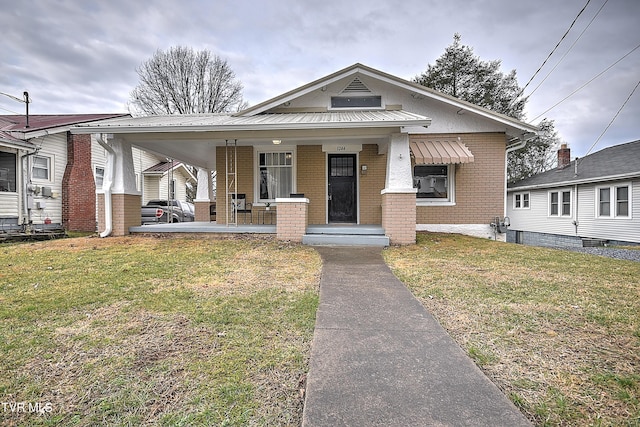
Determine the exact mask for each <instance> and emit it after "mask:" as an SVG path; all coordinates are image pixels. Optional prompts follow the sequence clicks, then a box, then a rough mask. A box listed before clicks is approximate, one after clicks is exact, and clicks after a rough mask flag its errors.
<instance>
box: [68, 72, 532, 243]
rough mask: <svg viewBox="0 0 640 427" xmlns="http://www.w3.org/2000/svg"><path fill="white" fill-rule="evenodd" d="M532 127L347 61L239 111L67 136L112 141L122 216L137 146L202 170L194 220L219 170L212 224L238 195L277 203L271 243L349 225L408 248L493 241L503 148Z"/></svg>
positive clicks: (114, 192) (103, 126) (129, 122)
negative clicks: (455, 240)
mask: <svg viewBox="0 0 640 427" xmlns="http://www.w3.org/2000/svg"><path fill="white" fill-rule="evenodd" d="M537 130H538V129H537V128H536V127H535V126H533V125H529V124H526V123H523V122H521V121H518V120H515V119H513V118H510V117H507V116H504V115H501V114H497V113H495V112H493V111H490V110H487V109H485V108H481V107H478V106H475V105H473V104H470V103H467V102H464V101H461V100H459V99H457V98H454V97H451V96H448V95H444V94H442V93H439V92H437V91H434V90H431V89H428V88H426V87H424V86H421V85H418V84H415V83H412V82H410V81H407V80H404V79H401V78H398V77H395V76H393V75H390V74H386V73H383V72H381V71H378V70H375V69H373V68H370V67H367V66H364V65H361V64H355V65H352V66H350V67H347V68H345V69H343V70H340V71H338V72H336V73H333V74H331V75H328V76H326V77H323V78H321V79H318V80H315V81H313V82H311V83H309V84H306V85H304V86H302V87H300V88H298V89H295V90H292V91H290V92H287V93H284V94H282V95H280V96H277V97H275V98H273V99H270V100H268V101H265V102H263V103H261V104H258V105H256V106H253V107H251V108H248V109H246V110H244V111H241V112H238V113H235V114H229V115H225V114H198V115H182V116H175V115H174V116H163V117H158V116H155V117H139V118H122V119H118V120H115V121H111V122H103V123H100V122H98V123H88V124H81V125H78V126H76V127H74V129H73V130H72V132H73V133H79V134H80V133H100V134H109V135H110V139H109V140H108V141H109V144H110V145H111V147H112V148H113V150H114V152H115V153H116V161H115V162H114V173H116V175H117V174H118V173H120V175H119V177H118V180H119V181H118V182H114V185H113V188H111V190H110V193H109V194H110V195H111V197H112V200H110V201H109V203H112V205H113V206H114V207H116V208H115V209H116V210H120V211H122V215H125V212H126V211H127V206H129V205H135V204H139V203H140V199H139V198H136V195H135V194H134V193H135V192H134V191H132V189H134V188H135V186H134V185H133V182H134V181H135V177H134V176H133V174H131V173H130V170H131V169H132V167H131V166H130V163H131V157H132V156H131V155H130V154H129V153H130V150H131V147H132V146H137V147H140V148H142V149H145V150H148V151H152V152H155V153H163V154H164V155H166V156H168V157H171V158H174V159H178V160H180V161H182V162H185V163H187V164H191V165H194V166H196V167H198V195H197V198H196V200H195V205H196V220H197V221H208V219H209V205H210V203H211V202H213V197H212V190H211V188H212V182H211V179H210V177H211V172H212V171H217V222H218V223H222V224H224V223H226V222H227V218H232V216H229V215H228V211H229V209H230V208H229V207H230V206H237V205H236V204H235V203H234V204H232V201H233V200H234V199H235V197H236V195H237V197H238V198H239V199H240V200H242V205H245V204H246V206H249V204H251V206H252V209H253V210H254V211H255V210H262V209H265V208H266V207H267V205H271V206H270V207H271V209H272V211H271V212H273V210H274V208H275V215H276V218H275V219H276V221H275V222H276V224H277V236H278V238H279V239H283V240H294V241H299V240H301V239H302V236H303V235H304V233H305V230H306V228H307V226H308V225H314V224H320V225H330V226H332V225H336V226H338V225H344V224H355V225H378V226H382V228H383V229H384V232H385V234H386V235H387V236H388V237H389V238H390V241H391V243H392V244H404V243H412V242H415V234H416V230H433V231H451V232H461V233H468V234H475V235H480V236H485V237H493V235H494V233H493V231H492V229H491V227H490V224H491V223H492V222H494V221H495V219H496V218H499V217H503V216H504V215H505V203H506V202H505V197H506V193H505V191H506V179H505V175H506V174H505V170H506V155H507V151H510V150H512V149H516V148H518V147H522V146H523V145H524V144H525V143H526V140H527V139H528V138H530V137H531V136H533V135H534V134H535V132H537ZM104 203H106V201H105V202H104ZM114 215H116V214H114ZM262 218H264V216H263V217H262ZM236 219H237V218H236ZM257 219H258V221H259V217H257ZM234 221H235V220H234ZM138 224H139V222H137V223H136V219H135V218H133V216H132V215H130V216H129V217H128V219H127V220H126V221H125V223H123V224H102V225H101V226H100V228H106V227H111V226H113V232H114V234H127V233H128V229H129V227H130V226H134V225H138ZM109 229H110V228H109Z"/></svg>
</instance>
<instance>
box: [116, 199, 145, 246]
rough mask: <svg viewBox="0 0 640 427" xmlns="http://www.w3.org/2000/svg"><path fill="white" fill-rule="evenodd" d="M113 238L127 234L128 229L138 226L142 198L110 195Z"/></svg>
mask: <svg viewBox="0 0 640 427" xmlns="http://www.w3.org/2000/svg"><path fill="white" fill-rule="evenodd" d="M111 203H112V209H111V212H112V213H113V214H112V217H113V231H112V235H113V236H124V235H127V234H129V227H133V226H136V225H140V221H141V218H140V206H141V204H142V197H141V196H140V195H138V194H112V195H111Z"/></svg>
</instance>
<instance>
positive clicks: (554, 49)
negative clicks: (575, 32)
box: [514, 0, 591, 99]
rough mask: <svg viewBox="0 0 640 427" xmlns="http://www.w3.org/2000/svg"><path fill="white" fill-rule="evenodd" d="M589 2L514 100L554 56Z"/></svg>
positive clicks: (588, 1) (589, 0) (588, 0)
mask: <svg viewBox="0 0 640 427" xmlns="http://www.w3.org/2000/svg"><path fill="white" fill-rule="evenodd" d="M590 2H591V0H587V3H586V4H585V5H584V7H583V8H582V10H580V12H578V15H577V16H576V17H575V19H574V20H573V22H572V23H571V25H570V26H569V29H568V30H567V31H566V32H565V33H564V35H563V36H562V38H560V41H559V42H558V44H556V47H554V48H553V50H552V51H551V53H550V54H549V55H548V56H547V58H546V59H545V60H544V62H543V63H542V65H541V66H540V68H538V70H537V71H536V72H535V73H533V76H531V78H530V79H529V81H528V82H527V84H526V85H524V87H523V88H522V90H521V91H520V93H519V94H518V96H516V97H515V98H514V99H518V98H519V97H520V96H521V95H522V94H523V93H524V91H525V90H526V89H527V87H528V86H529V85H530V84H531V82H532V81H533V79H535V77H536V76H537V75H538V73H539V72H540V70H542V67H544V64H546V63H547V61H548V60H549V58H551V55H553V54H554V52H555V51H556V50H557V49H558V46H560V43H562V41H563V40H564V39H565V37H567V35H568V34H569V31H571V28H573V25H574V24H575V23H576V21H577V20H578V18H579V17H580V15H582V12H584V10H585V9H586V8H587V6H588V5H589V3H590Z"/></svg>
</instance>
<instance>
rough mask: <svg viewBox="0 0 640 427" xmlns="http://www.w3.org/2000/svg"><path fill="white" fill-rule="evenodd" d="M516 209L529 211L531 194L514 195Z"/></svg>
mask: <svg viewBox="0 0 640 427" xmlns="http://www.w3.org/2000/svg"><path fill="white" fill-rule="evenodd" d="M513 208H514V209H529V193H515V194H514V195H513Z"/></svg>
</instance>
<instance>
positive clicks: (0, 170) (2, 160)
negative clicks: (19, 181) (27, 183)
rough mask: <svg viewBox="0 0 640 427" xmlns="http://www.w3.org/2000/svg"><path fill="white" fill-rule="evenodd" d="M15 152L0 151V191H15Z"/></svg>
mask: <svg viewBox="0 0 640 427" xmlns="http://www.w3.org/2000/svg"><path fill="white" fill-rule="evenodd" d="M16 159H17V156H16V154H15V153H7V152H6V151H0V192H16V191H17V190H16Z"/></svg>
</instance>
